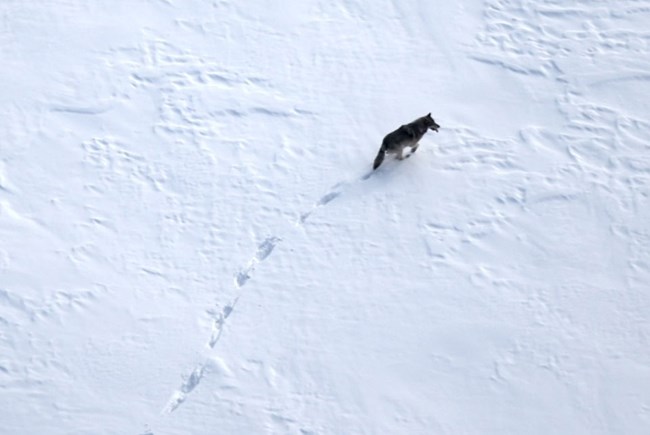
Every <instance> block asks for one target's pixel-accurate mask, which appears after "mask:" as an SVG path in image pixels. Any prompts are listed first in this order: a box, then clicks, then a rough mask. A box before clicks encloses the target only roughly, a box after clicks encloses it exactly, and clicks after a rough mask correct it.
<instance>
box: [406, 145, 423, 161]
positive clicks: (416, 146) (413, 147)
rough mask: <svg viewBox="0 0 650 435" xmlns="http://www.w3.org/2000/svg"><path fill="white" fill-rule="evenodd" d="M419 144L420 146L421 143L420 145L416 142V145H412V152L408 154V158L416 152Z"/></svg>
mask: <svg viewBox="0 0 650 435" xmlns="http://www.w3.org/2000/svg"><path fill="white" fill-rule="evenodd" d="M418 146H420V145H419V144H415V145H413V146H412V147H411V151H410V152H409V153H408V155H407V156H406V158H407V159H408V158H409V157H411V155H412V154H413V153H414V152H415V150H417V149H418Z"/></svg>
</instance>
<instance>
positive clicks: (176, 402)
mask: <svg viewBox="0 0 650 435" xmlns="http://www.w3.org/2000/svg"><path fill="white" fill-rule="evenodd" d="M373 173H374V171H370V172H369V173H366V174H364V175H363V176H361V177H360V178H358V179H357V180H356V182H358V181H365V180H368V179H369V178H370V177H371V176H372V174H373ZM351 184H353V182H345V181H343V182H339V183H337V184H335V185H334V186H333V187H332V189H330V191H329V192H328V193H326V194H325V195H323V196H322V197H321V198H320V199H319V200H318V201H317V202H316V204H315V205H314V206H313V207H312V209H311V210H309V211H308V212H305V213H302V214H301V215H300V219H299V222H298V224H299V225H302V224H304V223H305V221H306V220H307V218H309V216H311V214H312V213H313V212H314V211H315V210H316V209H318V208H319V207H323V206H325V205H327V204H329V203H330V202H332V201H333V200H335V199H336V198H338V197H339V196H340V195H341V194H342V193H343V192H344V191H345V190H346V189H347V188H348V187H349V186H350V185H351ZM281 241H282V238H281V237H279V236H276V235H273V236H269V237H267V238H266V239H264V241H262V243H260V244H259V245H258V246H257V250H256V251H255V255H253V257H252V258H251V259H250V260H249V261H248V263H247V265H246V267H244V268H242V269H241V270H240V271H239V272H237V274H236V275H235V279H234V288H235V290H236V291H238V292H241V289H242V287H244V286H245V285H246V283H247V282H248V281H249V280H250V279H251V278H252V276H253V272H254V271H255V268H256V267H257V265H258V264H259V263H261V262H263V261H264V260H266V259H267V258H268V257H269V256H270V255H271V254H272V253H273V250H274V249H275V248H276V246H277V245H278V244H279V243H280V242H281ZM240 296H241V295H237V296H236V297H235V298H234V299H233V300H232V302H230V303H229V304H227V305H226V306H224V307H223V309H221V310H209V311H208V312H209V313H210V314H211V316H212V317H213V319H214V320H213V323H212V330H211V332H210V337H209V339H208V342H207V347H208V348H209V349H210V350H212V349H214V348H215V346H216V345H217V343H218V342H219V339H220V338H221V334H222V333H223V329H224V326H225V323H226V320H227V319H228V317H230V315H231V314H232V313H233V311H234V309H235V306H236V304H237V302H238V301H239V298H240ZM209 362H210V358H209V357H208V358H206V359H205V360H204V362H203V363H201V364H199V365H198V366H197V367H196V368H195V369H194V370H193V371H192V373H190V375H189V376H188V377H187V379H186V380H185V381H184V382H183V383H182V384H181V385H180V387H179V388H178V390H176V391H175V392H174V393H173V394H172V397H171V398H170V399H169V401H168V402H167V406H165V408H164V409H163V413H167V414H169V413H172V412H174V411H175V410H176V409H178V407H179V406H181V405H182V404H183V402H185V400H186V399H187V396H188V395H189V394H190V393H191V392H192V391H193V390H194V389H195V388H196V387H197V385H198V384H199V383H200V382H201V380H202V379H203V376H204V374H205V371H206V368H207V367H208V364H209Z"/></svg>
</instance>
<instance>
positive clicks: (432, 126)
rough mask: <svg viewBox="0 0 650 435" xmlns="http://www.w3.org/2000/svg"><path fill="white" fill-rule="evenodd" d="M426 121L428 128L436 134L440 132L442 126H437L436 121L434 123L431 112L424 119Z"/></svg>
mask: <svg viewBox="0 0 650 435" xmlns="http://www.w3.org/2000/svg"><path fill="white" fill-rule="evenodd" d="M424 120H425V121H426V123H427V124H426V125H427V128H429V129H431V130H433V131H435V132H436V133H437V132H438V129H439V128H440V126H439V125H438V124H436V121H434V120H433V118H432V117H431V112H429V114H428V115H427V116H425V117H424Z"/></svg>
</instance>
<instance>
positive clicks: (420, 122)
mask: <svg viewBox="0 0 650 435" xmlns="http://www.w3.org/2000/svg"><path fill="white" fill-rule="evenodd" d="M439 128H440V126H439V125H438V124H436V121H434V120H433V118H432V117H431V113H429V114H428V115H425V116H423V117H421V118H418V119H416V120H415V121H413V122H410V123H408V124H404V125H402V126H401V127H400V128H398V129H397V130H395V131H393V132H391V133H388V134H387V135H386V137H385V138H384V140H383V142H382V143H381V148H379V153H378V154H377V157H375V162H374V164H373V165H372V169H373V171H374V170H375V169H377V168H378V167H379V165H381V162H383V161H384V157H385V156H386V153H392V154H393V153H394V154H397V158H398V159H399V160H402V159H404V156H403V155H402V152H403V151H404V148H406V147H410V148H411V152H410V154H409V155H408V156H406V157H411V154H413V153H414V152H415V151H417V149H418V146H419V144H418V142H419V141H420V139H422V136H424V133H426V132H427V130H429V129H431V130H433V131H435V132H438V129H439Z"/></svg>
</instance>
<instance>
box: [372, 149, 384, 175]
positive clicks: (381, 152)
mask: <svg viewBox="0 0 650 435" xmlns="http://www.w3.org/2000/svg"><path fill="white" fill-rule="evenodd" d="M385 155H386V152H385V151H384V147H383V146H382V147H381V148H379V153H378V154H377V157H375V163H373V164H372V170H373V171H374V170H375V169H377V168H378V167H379V165H381V162H383V161H384V156H385Z"/></svg>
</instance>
